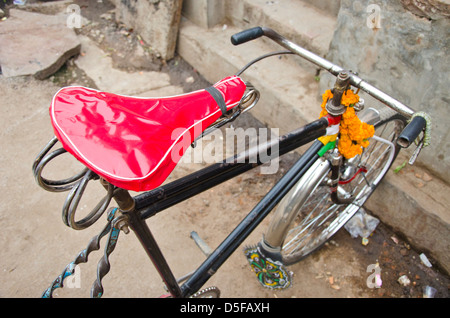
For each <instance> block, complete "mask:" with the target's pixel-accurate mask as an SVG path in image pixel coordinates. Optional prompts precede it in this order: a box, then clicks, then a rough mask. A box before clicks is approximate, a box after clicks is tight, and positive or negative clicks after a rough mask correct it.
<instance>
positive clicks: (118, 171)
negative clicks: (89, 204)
mask: <svg viewBox="0 0 450 318" xmlns="http://www.w3.org/2000/svg"><path fill="white" fill-rule="evenodd" d="M213 86H214V87H215V88H216V89H217V90H219V91H220V93H221V94H222V96H223V98H224V101H225V104H226V107H227V110H229V109H231V108H233V107H235V106H237V105H238V104H239V101H240V100H241V98H242V96H243V94H244V91H245V84H244V82H243V81H242V80H241V79H240V78H239V77H237V76H232V77H227V78H224V79H223V80H221V81H219V82H217V83H216V84H214V85H213ZM221 115H222V111H221V109H220V108H219V106H218V104H217V103H216V101H215V100H214V98H213V97H212V95H211V94H210V93H208V92H207V91H206V90H204V89H202V90H198V91H194V92H191V93H187V94H182V95H177V96H171V97H160V98H148V97H146V98H139V97H131V96H123V95H117V94H111V93H107V92H102V91H98V90H94V89H90V88H85V87H65V88H62V89H61V90H60V91H59V92H57V93H56V94H55V96H54V97H53V101H52V104H51V106H50V117H51V121H52V125H53V128H54V131H55V134H56V136H57V137H58V139H59V141H60V142H61V143H62V145H63V147H64V148H65V149H66V150H67V151H68V152H69V153H71V154H72V155H74V156H75V157H76V158H77V159H78V160H79V161H81V162H82V163H83V164H84V165H86V166H87V167H89V168H90V169H91V170H93V171H94V172H95V173H97V174H98V175H100V176H101V177H103V178H104V179H106V180H107V181H109V182H110V183H112V184H114V185H115V186H117V187H121V188H124V189H127V190H133V191H147V190H151V189H153V188H156V187H158V186H159V185H160V184H161V183H163V182H164V180H165V179H166V178H167V177H168V175H169V174H170V173H171V172H172V170H173V169H174V168H175V166H176V164H177V163H178V161H179V159H180V158H181V156H182V155H183V154H184V152H185V150H186V149H187V148H188V147H189V146H190V145H191V144H192V142H193V141H194V139H195V138H196V137H198V136H199V135H200V134H201V133H202V132H203V131H204V130H205V129H206V128H207V127H208V126H210V125H211V124H212V123H214V122H215V121H216V120H217V119H218V118H219V117H220V116H221Z"/></svg>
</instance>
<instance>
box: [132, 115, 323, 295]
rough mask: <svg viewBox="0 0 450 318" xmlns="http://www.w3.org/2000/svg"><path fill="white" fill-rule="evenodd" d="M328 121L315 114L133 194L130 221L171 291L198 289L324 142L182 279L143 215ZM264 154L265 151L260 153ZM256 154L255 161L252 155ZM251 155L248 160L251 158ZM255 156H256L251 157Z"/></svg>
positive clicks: (300, 140)
mask: <svg viewBox="0 0 450 318" xmlns="http://www.w3.org/2000/svg"><path fill="white" fill-rule="evenodd" d="M327 126H328V121H327V119H325V118H321V119H319V120H316V121H314V122H312V123H310V124H307V125H306V126H304V127H302V128H299V129H297V130H295V131H292V132H290V133H288V134H286V135H284V136H282V137H280V138H279V139H277V140H276V141H275V142H268V143H266V144H265V145H263V146H261V145H259V146H258V149H257V150H256V149H250V150H248V151H245V152H244V153H242V154H238V155H236V156H234V157H233V158H229V159H227V160H224V161H223V162H221V163H216V164H213V165H211V166H209V167H206V168H204V169H202V170H199V171H197V172H195V173H192V174H190V175H187V176H185V177H183V178H180V179H178V180H175V181H173V182H171V183H168V184H166V185H163V186H161V187H159V188H157V189H154V190H151V191H148V192H145V193H142V194H139V195H137V196H136V197H134V202H135V209H134V210H133V211H132V212H128V213H126V214H128V217H129V225H130V227H131V229H132V230H133V231H134V232H135V234H136V236H137V237H138V239H139V241H140V242H141V244H142V245H143V247H144V249H145V251H146V252H147V254H148V256H149V257H150V259H151V260H152V262H153V265H154V266H155V267H156V269H157V271H158V272H159V274H160V276H161V278H162V279H163V281H164V283H165V284H166V287H167V289H168V291H169V292H170V294H171V295H172V296H173V297H188V296H190V295H192V294H194V293H195V292H197V291H198V290H199V289H200V288H201V287H202V286H203V285H204V283H205V282H206V281H207V280H208V279H209V278H210V277H211V276H212V275H213V274H214V273H215V272H216V271H217V269H218V268H219V267H220V266H221V265H222V264H223V263H224V262H225V261H226V260H227V258H228V257H229V256H230V255H231V254H232V253H233V252H234V251H235V250H236V248H237V247H238V246H239V245H240V244H241V243H242V242H243V241H244V240H245V239H246V238H247V237H248V235H249V234H250V233H251V232H252V231H253V230H254V229H255V228H256V227H257V226H258V225H259V223H260V222H261V221H262V220H263V219H264V218H265V217H266V216H267V215H268V214H269V213H270V211H271V210H272V209H273V208H274V207H275V206H276V204H278V202H279V201H280V200H281V199H282V198H283V197H284V196H285V195H286V194H287V193H288V191H289V190H290V189H291V188H292V187H293V186H294V185H295V184H296V183H297V182H298V180H299V179H300V178H301V177H302V176H303V174H304V173H305V172H306V171H307V169H308V168H309V167H310V166H311V165H312V164H313V163H314V161H315V160H317V159H318V157H319V155H318V151H319V150H320V149H321V148H322V146H323V144H322V143H321V142H319V141H315V142H314V143H313V144H312V145H311V146H310V147H309V148H308V150H306V152H305V153H304V154H303V155H302V156H301V157H300V158H299V160H298V161H297V162H296V163H295V164H294V165H293V166H292V167H291V168H290V170H289V171H288V172H287V173H286V174H285V175H284V176H283V177H282V178H281V179H280V180H279V181H278V182H277V183H276V185H275V186H274V187H273V188H272V189H271V190H270V191H269V192H268V193H267V194H266V195H265V196H264V198H263V199H262V200H261V201H260V202H259V203H258V204H257V205H256V206H255V207H254V208H253V209H252V210H251V211H250V212H249V213H248V215H247V216H246V217H245V218H244V219H243V220H242V221H241V222H240V223H239V224H238V225H237V226H236V228H235V229H234V230H233V231H232V232H231V233H230V234H229V235H228V237H227V238H226V239H225V240H224V241H223V242H222V243H221V244H220V245H219V246H218V247H217V248H216V249H215V250H214V251H213V252H212V253H211V254H210V255H209V256H208V257H207V259H206V260H205V261H204V262H203V263H202V264H201V265H200V266H199V267H198V268H197V269H196V270H195V272H194V273H193V274H192V276H190V277H189V278H188V279H187V280H186V282H185V283H184V284H182V285H181V287H180V286H179V284H178V283H177V281H176V279H175V277H174V275H173V273H172V271H171V270H170V267H169V265H168V264H167V262H166V260H165V258H164V256H163V254H162V252H161V250H160V249H159V247H158V244H157V243H156V240H155V238H154V237H153V235H152V233H151V231H150V229H149V227H148V226H147V224H146V222H145V220H146V219H147V218H149V217H151V216H154V215H155V214H157V213H159V212H161V211H163V210H164V209H166V208H169V207H171V206H173V205H175V204H177V203H179V202H181V201H184V200H186V199H188V198H191V197H193V196H195V195H197V194H199V193H201V192H203V191H205V190H208V189H210V188H212V187H214V186H216V185H218V184H220V183H222V182H225V181H227V180H229V179H231V178H233V177H235V176H237V175H239V174H241V173H244V172H246V171H248V170H250V169H252V168H254V167H257V166H259V165H261V164H264V163H266V162H267V159H263V158H267V157H269V158H270V159H274V158H277V157H279V156H282V155H284V154H286V153H288V152H289V151H292V150H294V149H297V148H299V147H301V146H303V145H306V144H307V143H309V142H311V141H314V140H315V139H317V138H318V137H320V136H323V135H325V133H326V128H327ZM263 154H264V155H263ZM255 155H256V161H255V160H254V159H255ZM251 158H253V160H250V159H251ZM253 161H255V162H253Z"/></svg>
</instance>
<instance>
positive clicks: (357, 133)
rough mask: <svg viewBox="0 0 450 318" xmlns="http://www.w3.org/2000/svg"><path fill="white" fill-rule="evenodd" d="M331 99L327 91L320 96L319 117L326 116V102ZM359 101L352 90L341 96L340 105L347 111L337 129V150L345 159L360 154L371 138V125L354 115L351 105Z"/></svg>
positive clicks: (372, 128) (331, 94)
mask: <svg viewBox="0 0 450 318" xmlns="http://www.w3.org/2000/svg"><path fill="white" fill-rule="evenodd" d="M332 97H333V93H332V92H331V91H330V90H327V91H326V92H325V93H324V94H323V95H322V100H323V102H322V105H321V107H322V111H321V112H320V117H323V116H326V115H327V114H328V112H327V111H326V109H325V106H326V104H327V101H328V100H329V99H330V98H332ZM358 101H359V96H358V95H356V94H355V93H353V91H352V90H350V89H349V90H347V91H346V92H345V93H344V94H343V95H342V101H341V104H342V105H344V106H346V107H347V109H346V110H345V113H344V114H343V115H342V118H341V122H340V127H339V134H340V135H339V143H338V150H339V152H340V153H341V154H342V155H343V156H344V157H345V158H346V159H350V158H353V157H354V156H356V155H359V154H361V153H362V148H363V147H364V148H365V147H367V146H368V145H369V141H368V139H369V138H370V137H372V136H373V134H374V132H375V129H374V127H373V126H372V125H369V124H367V123H364V122H362V121H361V120H359V118H358V116H357V115H356V113H355V109H354V108H353V105H354V104H355V103H357V102H358Z"/></svg>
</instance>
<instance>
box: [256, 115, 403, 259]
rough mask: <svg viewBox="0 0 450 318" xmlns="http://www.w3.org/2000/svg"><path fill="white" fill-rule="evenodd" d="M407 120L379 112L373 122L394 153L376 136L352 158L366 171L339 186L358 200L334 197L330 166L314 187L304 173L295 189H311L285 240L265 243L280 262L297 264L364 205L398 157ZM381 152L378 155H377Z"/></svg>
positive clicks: (284, 204) (290, 203)
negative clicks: (399, 140) (328, 182)
mask: <svg viewBox="0 0 450 318" xmlns="http://www.w3.org/2000/svg"><path fill="white" fill-rule="evenodd" d="M405 124H406V119H405V118H404V117H403V116H401V115H399V114H397V113H395V112H393V111H392V110H391V109H385V110H382V111H381V112H380V120H379V122H378V123H376V124H375V125H374V126H375V135H376V136H379V137H381V138H384V139H387V138H386V137H388V138H389V140H390V141H391V142H392V144H391V146H390V147H392V146H393V147H394V152H393V156H390V157H389V156H387V153H386V149H385V147H384V144H383V143H382V142H380V141H377V140H375V142H373V141H374V140H373V139H372V141H371V143H370V145H369V146H368V147H367V148H366V149H364V151H363V153H362V154H361V156H357V157H355V158H354V159H353V162H355V160H356V161H358V160H359V162H360V163H361V162H362V163H364V165H365V166H366V168H367V173H365V174H361V173H360V174H358V175H357V176H356V177H355V178H354V179H353V180H352V181H351V182H350V183H348V184H346V185H343V186H340V187H339V188H340V190H341V192H342V190H345V191H346V192H347V193H349V192H350V191H351V192H352V194H353V195H354V196H355V200H354V201H353V202H352V203H349V204H340V205H338V204H335V203H333V201H332V200H331V197H330V196H331V191H330V187H329V186H328V185H326V178H327V176H328V175H329V171H330V169H329V168H328V170H326V171H325V173H324V174H323V176H320V177H319V178H320V179H318V180H315V181H314V182H315V184H314V185H313V186H312V188H311V185H308V187H309V188H308V189H306V187H307V185H306V183H307V182H308V180H305V177H307V175H308V173H307V174H306V175H305V177H303V178H302V179H300V180H299V182H298V184H297V186H295V187H297V190H296V191H297V192H298V193H301V192H302V188H303V192H304V191H308V190H309V191H311V193H310V194H309V196H307V198H306V200H305V201H304V202H303V203H301V202H300V203H299V204H297V208H296V211H295V212H294V214H295V216H294V218H293V220H292V221H291V222H290V224H289V226H288V228H287V231H286V232H285V233H283V237H284V236H285V239H284V240H283V243H282V244H280V246H278V247H277V246H270V245H267V244H266V245H265V246H266V247H268V248H269V249H270V250H271V252H273V251H274V250H276V251H277V253H280V258H281V262H282V263H283V264H284V265H292V264H295V263H297V262H299V261H301V260H302V259H304V258H305V257H307V256H309V255H310V254H312V253H313V252H315V251H316V250H318V249H319V248H320V247H322V245H323V244H324V243H325V242H327V241H328V240H329V239H330V238H331V237H332V236H333V235H334V234H336V232H337V231H338V230H339V229H340V228H342V226H344V225H345V223H346V222H347V221H348V220H349V219H350V218H351V217H352V216H353V215H354V214H355V213H356V212H357V211H358V210H359V208H360V207H362V206H363V204H364V203H365V202H366V200H367V199H368V198H369V197H370V195H371V194H372V193H373V191H374V190H375V189H376V187H377V186H378V185H379V183H380V182H381V180H382V179H383V177H384V176H385V174H386V173H387V171H388V169H389V168H390V167H391V165H392V163H393V161H394V160H395V158H396V157H397V155H398V152H399V151H400V147H399V146H398V145H397V144H396V142H395V141H396V138H397V137H398V135H399V134H400V132H401V131H402V129H403V127H404V126H405ZM375 138H376V137H375ZM386 148H389V146H386ZM378 154H379V156H377V155H378ZM319 160H321V159H319ZM347 162H348V161H347ZM347 162H346V165H347V166H345V167H347V169H355V168H354V166H352V165H350V164H347ZM315 167H316V168H317V166H313V167H311V168H310V169H314V168H315ZM310 173H311V175H314V173H316V172H314V171H310ZM310 178H311V177H310ZM298 186H299V187H300V189H299V188H298ZM295 187H294V188H295ZM295 199H296V197H295V196H293V197H292V196H291V197H290V196H289V195H287V196H286V197H285V198H284V199H283V200H295ZM296 203H297V202H284V203H283V201H282V202H280V204H279V206H281V207H284V208H285V207H286V206H288V205H291V206H296ZM282 214H283V212H281V214H278V218H279V216H280V215H282ZM275 215H277V214H275ZM279 223H280V222H279V220H276V217H275V218H274V219H273V220H272V221H271V224H270V225H269V229H270V228H271V227H272V230H275V231H276V227H277V226H278V225H277V224H279ZM263 243H264V239H263ZM263 245H264V244H263Z"/></svg>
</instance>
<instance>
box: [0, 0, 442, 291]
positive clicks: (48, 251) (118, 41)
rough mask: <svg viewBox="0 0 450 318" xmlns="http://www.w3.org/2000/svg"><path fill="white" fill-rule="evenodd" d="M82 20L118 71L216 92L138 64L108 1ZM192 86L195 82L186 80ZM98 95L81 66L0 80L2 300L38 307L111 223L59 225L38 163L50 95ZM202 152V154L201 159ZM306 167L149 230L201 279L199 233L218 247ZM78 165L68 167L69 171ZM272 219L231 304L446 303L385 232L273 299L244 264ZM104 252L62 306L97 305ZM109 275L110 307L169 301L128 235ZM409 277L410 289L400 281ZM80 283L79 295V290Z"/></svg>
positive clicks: (198, 202) (306, 264) (331, 249)
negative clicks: (429, 292) (69, 88)
mask: <svg viewBox="0 0 450 318" xmlns="http://www.w3.org/2000/svg"><path fill="white" fill-rule="evenodd" d="M79 3H81V5H82V9H83V14H85V15H86V17H87V18H88V19H89V20H90V21H93V22H95V23H91V24H89V25H87V26H86V27H84V28H82V29H81V30H78V31H77V32H79V33H80V34H84V35H87V36H89V37H90V38H92V39H93V40H95V41H97V43H98V44H99V45H100V46H101V47H102V48H103V49H105V50H109V51H110V52H111V56H112V57H113V60H114V62H115V67H117V68H121V69H124V70H127V71H130V72H139V71H141V70H158V71H161V72H166V73H168V74H170V75H171V79H172V82H173V85H178V86H182V87H183V89H184V91H191V90H195V89H199V88H204V87H206V86H208V85H209V83H207V82H206V81H205V80H204V79H203V78H202V77H201V76H200V75H199V74H198V73H197V72H196V71H195V70H194V69H192V68H191V67H190V66H189V65H188V64H186V63H185V62H184V61H183V60H182V59H181V58H180V57H178V56H177V57H175V58H174V59H173V60H171V61H169V62H167V63H165V62H164V61H161V60H160V59H159V58H158V57H157V56H156V55H154V54H153V53H152V52H151V49H148V47H147V49H148V52H149V54H146V55H145V56H144V57H143V56H142V55H139V56H137V55H136V54H134V52H135V51H136V47H137V46H138V45H142V44H141V43H140V39H139V37H138V36H137V35H136V34H135V33H134V32H133V30H130V29H128V28H126V27H125V26H123V25H120V24H117V23H115V22H114V19H113V18H112V17H111V15H112V13H111V10H112V9H113V6H112V5H110V4H109V3H108V2H107V1H105V0H104V1H103V2H102V3H100V2H98V1H79ZM187 78H192V79H190V80H189V81H186V79H187ZM74 83H76V84H81V85H86V86H95V83H94V82H93V81H92V80H91V79H89V78H88V77H87V76H86V74H84V72H83V71H82V70H80V69H78V68H77V67H76V66H75V63H74V62H73V60H70V61H68V62H67V63H66V65H65V66H64V67H63V68H62V69H61V70H60V71H59V72H58V73H56V74H55V75H53V76H52V77H50V78H48V79H46V80H43V81H37V80H34V79H33V78H16V79H5V78H3V77H2V76H0V92H1V95H2V98H1V99H0V107H1V116H0V124H1V126H2V127H3V130H2V131H1V142H2V152H1V153H0V163H1V164H0V172H1V175H2V178H1V183H0V187H1V191H0V202H1V205H2V209H1V210H0V225H1V228H2V231H1V232H0V238H1V240H0V241H1V244H2V248H1V250H0V281H1V284H0V297H3V298H5V297H8V298H34V297H40V296H41V294H42V292H43V291H44V290H45V289H46V288H47V287H48V286H49V285H50V283H51V282H52V281H53V279H55V278H56V277H57V276H58V275H59V274H60V273H61V271H62V270H63V268H64V267H65V266H66V265H67V264H68V263H70V262H71V261H72V260H73V259H74V258H75V256H76V255H77V254H78V253H79V252H80V251H81V250H82V249H84V248H85V247H86V245H87V243H88V242H89V240H90V239H91V238H92V237H93V236H94V235H96V234H97V233H98V232H99V231H100V230H101V228H102V227H103V226H104V218H101V219H100V221H98V222H97V223H96V224H94V225H93V226H92V227H90V228H88V229H86V230H84V231H75V230H72V229H70V228H68V227H66V226H65V225H64V224H63V223H62V221H61V216H60V213H61V212H60V211H61V208H62V204H63V202H64V199H65V196H66V195H67V193H50V192H46V191H44V190H42V189H41V188H39V187H38V186H37V185H36V183H35V181H34V180H33V176H32V173H31V165H32V163H33V160H34V158H35V156H36V155H37V153H38V152H39V151H40V150H41V149H42V147H43V146H44V145H45V144H46V143H47V142H48V141H49V140H50V138H51V137H52V136H53V133H52V129H51V127H50V123H49V118H48V106H49V103H50V100H51V97H52V95H53V94H54V93H55V92H56V91H57V90H58V89H59V88H60V87H62V86H66V85H71V84H74ZM233 125H234V126H235V127H243V128H246V127H262V124H261V123H260V122H258V121H257V120H256V119H255V118H253V117H252V116H251V114H250V115H247V114H246V115H245V116H241V117H240V118H238V119H237V120H236V121H235V122H234V123H233ZM193 151H195V150H193ZM296 158H298V155H297V154H295V153H290V154H287V155H285V156H283V157H282V160H281V161H280V167H279V169H278V172H277V173H276V174H270V175H262V174H261V173H260V168H256V169H254V170H251V171H249V172H247V173H244V174H243V175H241V176H239V177H237V178H235V179H233V180H230V181H227V182H225V183H223V184H221V185H219V186H217V187H214V188H213V189H210V190H208V191H206V192H204V193H202V194H200V195H198V196H197V197H195V198H193V199H191V200H188V201H185V202H182V203H180V204H178V205H176V206H175V207H173V208H171V209H169V210H167V211H164V212H162V213H159V214H157V215H156V216H155V217H153V218H151V219H149V220H148V221H147V222H148V224H149V226H150V228H151V230H152V232H153V234H154V236H155V237H156V239H157V240H158V242H160V244H161V249H162V251H163V253H164V255H165V256H166V258H167V260H168V263H169V265H170V266H171V268H172V269H173V271H174V273H175V276H176V277H180V276H183V275H184V274H186V273H188V272H190V271H191V270H193V269H195V267H196V266H198V265H200V264H201V262H202V261H203V260H204V259H205V257H204V255H203V254H202V253H201V252H200V250H199V249H198V248H197V246H196V245H195V243H194V242H193V240H191V239H190V233H191V231H196V232H198V234H199V235H200V236H201V237H202V238H203V239H204V240H205V241H206V242H207V243H208V244H209V246H210V247H212V248H214V247H216V246H217V245H218V244H220V243H221V242H222V241H223V240H224V239H225V238H226V236H227V234H228V233H229V232H230V231H231V230H232V229H233V228H234V227H235V226H236V225H237V224H238V223H239V222H240V221H241V220H242V219H243V218H244V217H245V216H246V214H247V213H248V212H249V211H250V210H251V209H252V207H253V206H254V205H255V204H256V203H257V202H258V201H259V200H260V199H261V198H262V197H263V196H264V195H265V194H266V193H267V191H268V190H269V189H270V188H271V187H272V186H273V185H274V183H275V182H276V181H277V180H278V179H279V178H280V177H281V176H282V175H283V173H285V172H286V171H287V170H288V169H289V167H290V166H291V165H292V164H293V162H294V161H295V160H296ZM67 162H69V163H67ZM58 164H59V165H60V166H59V169H58V170H61V171H63V172H66V171H68V170H72V169H78V168H79V166H78V164H77V163H76V162H74V160H72V159H71V158H68V157H67V158H66V159H65V160H64V162H61V163H57V165H58ZM205 166H206V164H204V163H195V164H180V165H179V166H178V167H177V168H176V169H175V170H174V172H173V173H172V175H171V176H170V177H169V179H168V180H167V182H170V181H171V180H174V179H175V178H178V177H180V176H183V175H186V174H188V173H190V172H192V171H195V170H197V169H199V168H202V167H205ZM90 187H91V186H89V187H88V190H89V191H86V195H85V196H86V197H85V198H83V201H82V205H80V206H81V207H82V208H81V212H83V210H84V211H86V210H89V209H90V208H91V207H93V206H94V205H95V204H96V202H97V201H98V198H99V196H100V195H103V189H101V188H100V187H96V186H92V189H90ZM269 221H270V216H269V217H268V218H267V219H266V220H264V221H263V222H262V223H261V224H260V225H259V226H258V227H257V229H256V230H255V232H254V233H252V234H251V235H250V236H249V238H248V239H247V240H246V241H245V242H244V244H243V245H242V246H240V247H239V248H238V249H237V251H236V252H235V253H233V255H232V256H231V257H230V258H229V260H228V261H227V262H226V263H225V264H224V265H223V267H222V268H220V269H219V270H218V271H217V273H216V274H215V275H214V276H213V277H212V278H211V279H210V280H209V281H208V282H207V284H206V285H205V287H208V286H217V287H218V288H219V289H220V290H221V296H222V297H229V298H313V297H314V298H335V297H337V298H346V297H350V298H384V297H386V298H403V297H404V298H422V295H423V288H424V287H425V286H431V287H433V288H435V289H436V290H437V291H436V294H435V297H436V298H448V297H449V292H448V288H449V287H450V279H449V277H448V276H447V275H445V274H444V273H442V272H441V271H440V270H439V268H438V267H437V266H433V267H431V268H429V267H426V266H425V265H424V264H423V263H422V262H421V261H420V259H419V254H421V253H422V252H421V251H418V250H415V248H414V246H411V245H410V244H409V243H408V240H407V238H404V237H402V235H401V234H399V233H394V232H392V231H391V230H390V229H389V228H387V227H386V226H385V225H384V224H379V225H378V227H377V228H376V230H375V232H374V233H373V234H372V235H371V236H370V238H369V243H368V244H367V245H363V244H362V243H361V239H360V238H357V239H353V238H351V236H350V235H349V233H348V232H347V231H346V230H345V229H342V230H340V231H339V232H338V233H337V234H336V235H335V237H334V238H333V239H332V240H331V241H330V242H328V243H327V244H326V245H325V246H324V247H323V248H322V249H320V250H319V251H318V252H316V253H315V254H313V255H312V256H310V257H308V258H306V259H305V260H303V261H302V262H300V263H298V264H295V265H292V266H290V267H289V270H290V271H292V273H293V284H292V286H291V287H290V288H288V289H286V290H284V291H274V290H270V289H265V288H263V287H261V286H260V285H259V283H258V282H257V280H256V276H255V274H254V273H253V272H252V271H251V270H250V267H249V265H248V263H247V261H246V259H245V257H244V255H243V253H242V251H243V248H244V247H245V246H249V245H253V244H256V243H257V242H258V241H259V240H260V239H261V236H262V233H264V230H265V228H267V225H268V223H269ZM104 242H105V241H104V240H103V242H102V247H101V249H100V251H97V252H94V253H92V254H91V255H90V257H89V262H88V263H87V264H82V265H81V267H80V269H79V272H78V274H79V276H77V277H78V278H80V280H79V281H76V280H75V281H74V282H75V283H74V285H73V286H70V287H69V288H64V289H58V290H57V292H56V293H55V295H56V296H58V297H88V296H89V290H90V287H91V284H92V283H93V282H94V280H95V278H96V265H97V262H98V261H99V260H100V258H101V257H102V255H103V246H104ZM110 262H111V270H110V272H109V274H108V275H107V276H106V277H105V278H104V279H103V286H104V288H105V293H104V297H107V298H108V297H131V298H137V297H145V298H147V297H152V298H153V297H159V296H161V295H162V294H165V293H166V292H165V290H164V288H163V284H162V283H161V280H160V279H159V277H158V274H157V273H156V271H155V270H154V268H153V267H152V265H151V263H150V261H149V260H148V258H147V256H146V254H145V253H144V251H143V250H142V249H141V246H140V245H139V242H138V241H137V240H136V238H135V237H134V235H133V233H129V234H128V235H125V234H123V233H122V234H121V235H120V238H119V241H118V245H117V247H116V249H115V251H114V253H113V254H112V255H111V257H110ZM376 263H378V264H379V267H380V269H381V280H382V285H381V287H380V288H374V287H369V285H370V284H368V282H369V281H370V280H371V277H372V276H370V275H371V274H372V273H373V272H372V271H370V270H369V271H368V267H369V266H371V265H372V264H376ZM403 275H407V277H408V278H409V279H410V284H409V285H407V286H403V285H401V284H400V283H399V282H398V279H399V278H400V277H401V276H403ZM77 282H78V283H79V284H76V283H77Z"/></svg>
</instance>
